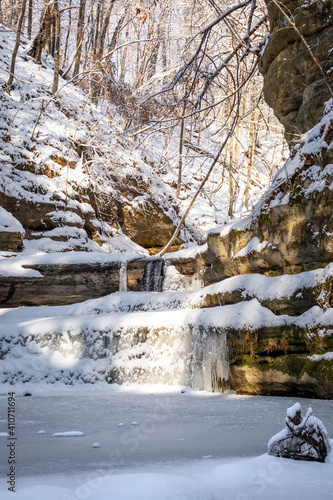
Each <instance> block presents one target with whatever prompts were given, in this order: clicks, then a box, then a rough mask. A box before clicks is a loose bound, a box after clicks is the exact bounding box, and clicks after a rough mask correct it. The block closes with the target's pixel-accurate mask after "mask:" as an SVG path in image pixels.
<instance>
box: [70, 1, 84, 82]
mask: <svg viewBox="0 0 333 500" xmlns="http://www.w3.org/2000/svg"><path fill="white" fill-rule="evenodd" d="M85 9H86V0H80V9H79V17H78V21H77V28H76V51H75V64H74V71H73V76H77V75H78V74H79V72H80V63H81V52H82V38H83V26H84V16H85Z"/></svg>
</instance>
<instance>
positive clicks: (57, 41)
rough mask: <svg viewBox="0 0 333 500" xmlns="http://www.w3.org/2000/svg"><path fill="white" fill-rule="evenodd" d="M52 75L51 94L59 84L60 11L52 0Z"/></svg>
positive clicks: (55, 0) (57, 4) (56, 1)
mask: <svg viewBox="0 0 333 500" xmlns="http://www.w3.org/2000/svg"><path fill="white" fill-rule="evenodd" d="M53 9H54V21H55V23H54V24H55V26H54V75H53V85H52V95H54V94H55V93H56V92H57V90H58V84H59V66H60V12H59V1H58V0H54V3H53Z"/></svg>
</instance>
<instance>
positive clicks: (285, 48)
mask: <svg viewBox="0 0 333 500" xmlns="http://www.w3.org/2000/svg"><path fill="white" fill-rule="evenodd" d="M265 2H266V4H267V8H268V13H269V21H270V33H271V34H270V38H269V41H268V44H267V46H266V49H265V52H264V55H263V57H262V61H261V67H260V70H261V72H262V74H263V75H264V95H265V100H266V102H267V103H268V104H269V106H271V107H272V108H273V110H274V113H275V115H276V116H277V118H278V119H279V120H280V121H281V123H282V124H283V125H284V127H285V130H286V138H287V140H288V142H291V141H293V139H295V138H296V139H297V138H298V137H299V135H300V134H301V133H304V132H306V131H307V130H309V129H311V128H312V127H313V126H314V125H315V124H316V123H318V121H319V119H320V117H321V115H322V113H323V109H324V103H325V102H326V101H327V100H328V99H329V98H330V97H332V93H331V92H330V90H329V88H328V85H330V86H331V88H332V84H331V83H330V80H331V73H330V70H331V67H332V66H333V53H332V51H331V48H332V37H333V6H332V2H331V1H330V0H319V1H315V2H309V1H304V0H282V1H279V2H278V3H279V5H280V6H281V8H282V9H283V10H284V11H285V12H287V13H288V15H289V16H291V19H292V22H295V24H296V27H297V30H299V32H300V33H301V35H302V36H303V38H304V40H305V42H306V44H307V46H308V47H309V48H310V50H311V52H312V55H313V56H312V55H311V54H310V52H309V50H308V47H307V46H306V45H305V43H304V41H302V39H301V37H300V36H299V34H298V33H297V31H296V30H295V29H294V27H292V26H291V24H290V22H289V21H288V19H287V16H286V15H284V14H283V13H282V12H281V10H279V8H278V7H277V5H276V4H275V3H274V2H272V0H265ZM322 72H323V73H324V74H325V75H326V78H324V76H323V74H322Z"/></svg>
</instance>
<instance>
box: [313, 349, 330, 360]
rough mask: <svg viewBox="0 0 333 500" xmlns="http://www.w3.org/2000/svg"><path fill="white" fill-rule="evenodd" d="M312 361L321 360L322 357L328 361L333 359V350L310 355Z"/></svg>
mask: <svg viewBox="0 0 333 500" xmlns="http://www.w3.org/2000/svg"><path fill="white" fill-rule="evenodd" d="M308 359H309V360H310V361H321V360H322V359H324V360H326V361H333V352H330V351H329V352H325V354H313V355H312V356H308Z"/></svg>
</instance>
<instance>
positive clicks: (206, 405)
mask: <svg viewBox="0 0 333 500" xmlns="http://www.w3.org/2000/svg"><path fill="white" fill-rule="evenodd" d="M4 389H5V388H4V387H2V388H1V394H2V396H1V397H0V433H2V432H6V430H7V396H6V395H5V391H4ZM30 389H31V387H30ZM13 390H15V391H16V394H17V396H16V426H17V427H16V428H17V434H16V435H17V442H16V450H17V464H16V465H17V481H16V492H15V495H13V493H12V492H11V491H8V490H7V485H6V479H5V478H6V474H7V472H8V470H7V469H8V467H9V466H8V464H7V455H8V448H7V447H6V444H7V442H8V441H7V440H8V438H7V437H6V436H3V437H0V443H1V446H0V464H1V466H0V471H1V477H2V479H1V480H0V496H1V499H4V500H7V498H8V499H10V498H15V499H18V500H37V499H38V500H39V499H43V500H44V499H47V500H73V499H91V500H104V499H105V500H106V499H108V500H109V499H112V500H132V499H133V500H134V499H135V500H137V499H142V500H156V499H167V500H175V499H179V500H186V499H188V500H196V499H198V500H205V499H207V500H208V499H212V500H213V499H216V500H217V499H221V500H222V499H223V500H231V499H233V500H234V499H236V500H250V499H265V500H266V499H273V500H274V499H279V500H280V499H281V498H283V499H285V500H303V499H309V500H310V499H311V500H313V498H315V497H317V498H318V499H329V498H332V494H331V490H332V488H331V485H332V472H333V457H332V455H329V456H328V457H327V460H326V463H325V464H321V463H314V462H313V463H311V462H296V461H292V460H287V459H281V458H275V457H270V456H268V455H267V454H266V449H267V442H268V440H269V438H270V437H271V436H272V435H273V434H275V433H276V432H277V431H279V430H281V429H282V428H283V427H284V419H285V416H286V410H287V408H288V407H290V406H291V405H292V404H294V403H295V402H296V400H295V399H294V398H274V397H253V396H252V397H250V396H236V395H234V394H209V393H205V392H201V393H198V392H194V391H188V390H187V391H185V392H181V388H180V387H179V388H164V389H163V392H162V389H161V388H160V387H154V386H146V387H141V388H138V387H136V388H134V387H131V388H130V387H115V386H113V387H110V386H109V387H104V388H102V386H101V385H99V386H98V388H97V386H94V387H91V388H90V390H89V388H88V387H86V388H85V389H84V390H82V389H78V388H73V387H72V388H64V387H63V386H62V387H60V386H58V387H57V386H53V387H52V389H50V388H47V387H45V386H43V385H39V386H34V388H33V389H31V393H32V395H31V396H30V397H23V393H24V392H26V391H27V390H29V386H28V385H21V386H19V385H17V386H15V387H13ZM298 401H299V402H300V403H301V405H302V409H303V414H305V412H306V409H307V407H308V406H311V407H312V408H313V411H314V413H315V415H316V416H317V417H319V418H320V419H321V420H322V421H323V422H324V424H325V425H326V427H327V430H328V433H329V435H330V436H331V435H332V431H333V421H332V411H333V409H332V401H325V400H305V399H302V400H298ZM121 424H122V425H121ZM59 433H61V434H63V435H62V436H61V435H60V436H59V435H57V434H59Z"/></svg>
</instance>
